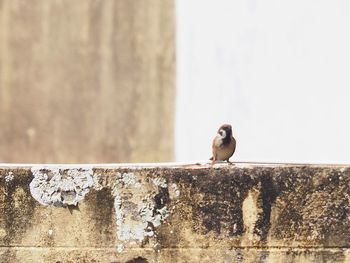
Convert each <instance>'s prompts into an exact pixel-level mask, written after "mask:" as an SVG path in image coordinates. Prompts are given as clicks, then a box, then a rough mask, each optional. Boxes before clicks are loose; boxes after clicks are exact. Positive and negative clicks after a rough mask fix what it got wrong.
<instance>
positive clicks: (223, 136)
mask: <svg viewBox="0 0 350 263" xmlns="http://www.w3.org/2000/svg"><path fill="white" fill-rule="evenodd" d="M221 133H222V135H221V138H223V139H224V138H226V131H225V130H221Z"/></svg>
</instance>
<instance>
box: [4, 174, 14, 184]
mask: <svg viewBox="0 0 350 263" xmlns="http://www.w3.org/2000/svg"><path fill="white" fill-rule="evenodd" d="M13 178H14V175H13V172H9V173H8V174H7V175H5V182H6V183H9V182H11V181H12V180H13Z"/></svg>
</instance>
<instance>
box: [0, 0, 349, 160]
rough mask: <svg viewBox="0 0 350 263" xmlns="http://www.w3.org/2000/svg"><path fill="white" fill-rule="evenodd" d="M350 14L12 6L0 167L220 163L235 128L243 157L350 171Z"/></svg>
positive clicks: (211, 0)
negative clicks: (227, 129) (218, 148)
mask: <svg viewBox="0 0 350 263" xmlns="http://www.w3.org/2000/svg"><path fill="white" fill-rule="evenodd" d="M175 7H176V10H175ZM349 13H350V2H349V1H346V0H336V1H327V0H320V1H313V0H296V1H282V2H281V1H276V0H266V1H264V2H258V1H254V0H251V1H234V0H189V1H187V0H76V1H70V0H50V1H44V0H38V1H21V0H0V162H46V163H51V162H54V163H57V162H58V163H60V162H65V163H75V162H82V163H84V162H88V163H91V162H102V163H104V162H157V161H171V160H174V159H175V155H176V160H178V161H189V160H197V159H198V160H207V159H208V158H209V157H210V155H211V140H212V138H213V137H214V135H215V133H216V130H217V128H218V126H219V125H221V124H222V123H224V122H229V123H232V125H233V128H234V134H235V136H236V137H237V141H238V144H237V150H236V154H235V156H234V158H233V160H239V161H270V162H274V161H279V162H326V163H327V162H328V163H329V162H349V156H350V140H349V134H350V124H349V122H348V121H347V120H348V115H349V114H350V103H349V99H350V89H349V87H350V77H349V76H350V75H349V72H350V63H349V61H350V49H349V46H350V35H349V34H348V33H347V32H348V26H349V25H350V16H349V15H348V14H349ZM175 15H176V19H175ZM175 21H176V25H175ZM175 28H176V29H175ZM175 35H176V37H175ZM175 39H176V43H175ZM175 44H176V76H175ZM175 79H176V92H175ZM175 101H176V105H175ZM175 106H176V111H175ZM175 113H176V118H175V117H174V116H175ZM174 138H175V139H174ZM174 140H175V141H174ZM174 151H176V152H175V154H174Z"/></svg>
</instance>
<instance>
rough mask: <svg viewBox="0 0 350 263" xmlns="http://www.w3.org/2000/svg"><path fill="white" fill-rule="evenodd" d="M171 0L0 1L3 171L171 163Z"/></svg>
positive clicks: (1, 151) (172, 30)
mask: <svg viewBox="0 0 350 263" xmlns="http://www.w3.org/2000/svg"><path fill="white" fill-rule="evenodd" d="M174 100H175V11H174V0H141V1H137V0H117V1H116V0H74V1H71V0H50V1H47V0H37V1H22V0H0V127H1V129H0V145H1V147H0V162H16V163H18V162H23V163H28V162H29V163H33V162H39V163H98V162H151V161H152V162H157V161H171V160H172V159H173V130H174V127H173V123H174V117H173V115H174V104H175V101H174Z"/></svg>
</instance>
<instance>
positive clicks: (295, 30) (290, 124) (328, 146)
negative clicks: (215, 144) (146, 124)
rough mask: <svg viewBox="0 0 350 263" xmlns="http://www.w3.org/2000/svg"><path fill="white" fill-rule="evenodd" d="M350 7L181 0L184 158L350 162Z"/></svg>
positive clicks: (335, 0) (180, 154) (307, 1)
mask: <svg viewBox="0 0 350 263" xmlns="http://www.w3.org/2000/svg"><path fill="white" fill-rule="evenodd" d="M349 115H350V1H348V0H344V1H340V0H331V1H329V0H314V1H312V0H293V1H280V0H264V1H255V0H248V1H236V0H177V116H176V133H175V135H176V157H177V161H189V160H205V159H208V158H209V157H210V156H211V140H212V138H213V137H214V136H215V133H216V131H217V129H218V127H219V126H220V125H221V124H222V123H225V122H227V123H231V124H232V125H233V132H234V135H235V137H236V139H237V150H236V153H235V155H234V158H233V159H232V160H237V161H272V162H275V161H276V162H317V163H319V162H323V163H344V162H350V119H349Z"/></svg>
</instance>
